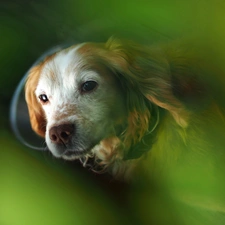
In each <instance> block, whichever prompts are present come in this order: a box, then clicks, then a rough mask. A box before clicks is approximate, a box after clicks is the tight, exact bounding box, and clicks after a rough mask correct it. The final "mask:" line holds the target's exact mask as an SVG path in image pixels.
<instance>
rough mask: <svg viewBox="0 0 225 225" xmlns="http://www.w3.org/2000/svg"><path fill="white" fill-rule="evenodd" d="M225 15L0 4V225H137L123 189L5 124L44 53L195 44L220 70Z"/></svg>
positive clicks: (97, 2) (86, 2) (178, 7)
mask: <svg viewBox="0 0 225 225" xmlns="http://www.w3.org/2000/svg"><path fill="white" fill-rule="evenodd" d="M224 12H225V4H224V3H223V1H206V0H205V1H204V0H200V1H194V0H191V1H175V0H170V1H166V0H164V1H143V0H136V1H134V0H130V1H119V0H118V1H117V0H108V1H102V0H73V1H72V0H64V1H46V0H39V1H10V0H9V1H1V2H0V224H1V225H20V224H23V225H26V224H32V225H35V224H37V225H39V224H43V225H45V224H46V225H51V224H54V225H58V224H63V225H67V224H68V225H69V224H126V223H127V224H140V221H139V218H138V215H135V212H134V211H132V210H131V209H129V207H128V206H127V205H126V203H125V202H126V199H127V196H126V193H127V191H128V190H129V188H128V187H127V186H126V185H124V184H121V183H118V182H114V181H112V180H111V179H110V178H108V177H107V176H99V175H94V174H93V173H92V172H90V171H87V170H86V169H83V168H82V166H80V165H79V163H66V162H63V161H61V160H57V159H54V158H53V157H52V156H51V155H50V154H49V153H45V152H38V151H34V150H31V149H29V148H27V147H25V146H23V145H22V144H21V143H19V142H18V141H17V140H16V138H15V136H14V134H13V133H12V131H11V128H10V125H9V105H10V101H11V99H12V95H13V93H14V90H15V88H16V86H17V84H18V82H19V81H20V80H21V78H22V77H23V75H24V74H25V72H26V71H27V70H28V69H29V67H30V66H31V65H32V64H33V62H34V61H35V60H36V59H37V58H38V57H39V56H40V55H42V54H43V52H45V51H46V50H48V49H49V48H51V47H53V46H55V45H58V44H62V43H71V42H83V41H106V40H107V39H108V38H109V37H110V36H111V35H116V36H119V37H123V38H128V39H133V40H137V41H139V42H140V43H154V42H158V41H162V42H164V41H166V42H167V41H169V40H173V39H182V38H189V37H191V38H193V37H195V38H197V40H198V42H201V41H204V42H205V43H207V44H206V46H207V47H206V48H207V49H208V50H210V54H211V56H210V57H211V59H212V60H214V61H215V63H216V64H217V65H218V67H220V69H221V70H222V71H224V65H223V64H224V63H223V61H224V59H225V55H224V52H223V51H222V49H224V47H225V46H224V45H225V44H224V41H223V40H224V35H225V30H224V24H225V23H224V22H225V18H224ZM143 207H144V206H143ZM131 208H132V207H131ZM106 221H107V222H106ZM144 221H145V220H144V219H143V218H142V223H144Z"/></svg>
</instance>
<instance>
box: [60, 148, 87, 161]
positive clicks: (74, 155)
mask: <svg viewBox="0 0 225 225" xmlns="http://www.w3.org/2000/svg"><path fill="white" fill-rule="evenodd" d="M88 152H89V151H87V150H84V151H66V152H65V153H64V154H63V155H62V156H61V158H63V159H65V160H70V161H73V160H76V159H80V158H82V157H83V156H85V155H86V154H87V153H88Z"/></svg>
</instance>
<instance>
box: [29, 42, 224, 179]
mask: <svg viewBox="0 0 225 225" xmlns="http://www.w3.org/2000/svg"><path fill="white" fill-rule="evenodd" d="M204 66H205V64H204V63H203V64H202V62H201V61H198V59H196V56H195V55H194V54H193V53H192V51H191V49H188V48H187V49H185V48H183V47H182V46H178V47H177V46H175V45H173V44H172V45H169V44H164V45H153V46H142V45H139V44H136V43H134V42H129V41H122V40H119V39H116V38H110V39H109V40H108V41H107V42H106V43H82V44H78V45H74V46H72V47H69V48H67V49H64V50H61V51H59V52H57V53H54V54H53V55H51V56H48V57H47V58H46V59H45V60H44V61H43V62H41V63H40V64H39V65H37V66H35V67H34V68H32V69H31V70H30V73H29V76H28V79H27V82H26V87H25V95H26V101H27V105H28V109H29V115H30V121H31V125H32V128H33V130H34V131H35V132H36V133H37V134H38V135H40V136H42V137H45V140H46V143H47V146H48V148H49V150H50V151H51V152H52V154H53V155H54V156H55V157H61V158H63V159H66V160H75V159H80V160H81V161H82V163H83V164H84V165H86V164H87V161H88V159H90V158H93V159H94V165H93V170H96V171H108V172H110V173H111V174H112V175H113V176H114V177H116V178H120V179H129V178H130V177H132V176H133V174H135V171H136V170H135V168H136V167H142V166H140V165H144V166H143V167H144V170H143V171H145V172H146V173H150V174H153V175H154V174H158V173H160V172H161V171H166V170H167V169H168V168H171V166H174V165H175V164H177V163H181V164H182V163H184V162H185V163H187V164H188V165H191V163H193V162H195V161H198V159H200V160H201V158H202V156H204V155H208V154H211V153H213V152H214V153H215V152H217V151H218V152H220V153H219V154H220V156H221V154H222V153H221V152H222V151H221V149H223V147H221V146H225V140H224V138H221V134H222V133H223V134H224V131H225V122H224V121H225V119H224V111H223V109H221V107H219V106H218V104H217V102H216V100H215V98H214V97H213V96H212V95H211V93H212V90H211V89H210V82H208V81H210V79H209V78H208V77H207V76H205V77H204V74H206V73H203V72H201V69H202V68H203V67H204ZM214 153H213V154H214ZM215 155H216V154H215ZM220 156H219V158H220ZM215 161H216V159H215Z"/></svg>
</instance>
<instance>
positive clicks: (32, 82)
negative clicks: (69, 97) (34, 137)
mask: <svg viewBox="0 0 225 225" xmlns="http://www.w3.org/2000/svg"><path fill="white" fill-rule="evenodd" d="M54 56H55V54H53V55H51V56H48V57H47V58H46V59H45V60H44V61H43V62H41V63H40V64H39V65H37V66H35V67H33V68H31V70H30V72H29V75H28V77H27V81H26V84H25V99H26V102H27V106H28V111H29V116H30V123H31V127H32V129H33V130H34V131H35V132H36V133H37V134H38V135H40V136H42V137H44V136H45V131H46V119H45V115H44V112H43V110H42V107H41V104H40V103H39V102H38V100H37V97H36V95H35V90H36V87H37V85H38V81H39V78H40V74H41V71H42V69H43V67H44V65H45V64H46V63H47V62H48V61H50V60H52V58H53V57H54Z"/></svg>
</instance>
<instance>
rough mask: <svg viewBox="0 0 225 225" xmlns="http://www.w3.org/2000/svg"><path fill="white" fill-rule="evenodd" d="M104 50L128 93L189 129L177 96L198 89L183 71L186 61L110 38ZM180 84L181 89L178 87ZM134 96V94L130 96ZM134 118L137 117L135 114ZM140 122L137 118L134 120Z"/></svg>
mask: <svg viewBox="0 0 225 225" xmlns="http://www.w3.org/2000/svg"><path fill="white" fill-rule="evenodd" d="M105 48H106V50H108V51H109V52H108V54H107V55H106V56H105V60H107V61H108V62H109V64H110V66H111V67H112V69H113V70H114V73H116V74H118V76H120V78H119V79H125V82H124V83H126V84H127V85H126V87H127V88H129V90H130V91H131V93H135V92H136V93H139V94H141V95H142V96H144V97H145V98H146V99H148V100H149V101H150V102H151V103H153V104H154V105H156V106H158V107H160V108H163V109H165V110H167V111H169V112H170V113H171V115H172V116H173V118H174V119H175V121H176V122H177V124H178V125H180V126H181V127H184V128H185V127H187V126H188V120H189V111H188V110H187V107H186V106H185V104H183V101H182V100H180V98H179V93H181V94H182V92H183V91H184V92H185V91H186V92H188V93H185V94H187V95H188V94H190V93H192V92H193V93H196V90H197V87H196V86H195V85H192V86H191V85H190V82H189V81H191V82H192V81H193V79H190V77H193V74H187V73H188V72H186V71H187V69H188V59H185V57H184V56H182V55H180V53H179V51H176V50H175V51H173V50H170V49H168V50H167V49H164V48H159V47H146V46H141V45H138V44H136V43H133V42H127V41H126V42H123V41H121V40H118V39H115V38H111V39H109V40H108V42H107V43H106V44H105ZM192 72H193V71H191V72H190V73H192ZM188 77H189V78H188ZM174 81H175V82H174ZM179 82H180V83H181V84H182V85H183V86H182V85H181V86H182V87H179V84H178V83H179ZM177 87H178V89H179V88H180V89H179V93H178V94H177V92H176V90H175V88H177ZM192 88H195V89H196V90H194V89H193V90H192ZM136 96H137V95H136ZM133 97H134V95H133V96H130V98H133ZM130 100H131V101H132V99H130ZM140 104H141V103H140ZM134 117H137V115H135V113H134ZM148 117H149V115H148V114H146V116H145V118H144V119H142V120H148V119H147V118H148ZM140 120H141V118H140V116H139V117H138V119H136V120H135V121H140Z"/></svg>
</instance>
